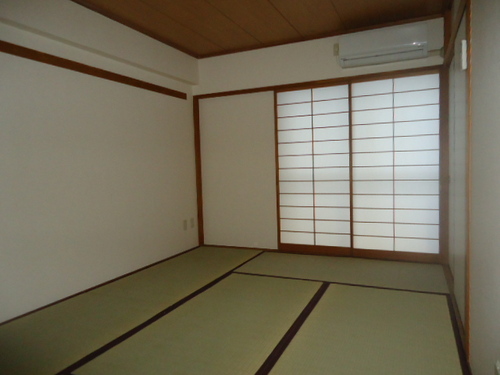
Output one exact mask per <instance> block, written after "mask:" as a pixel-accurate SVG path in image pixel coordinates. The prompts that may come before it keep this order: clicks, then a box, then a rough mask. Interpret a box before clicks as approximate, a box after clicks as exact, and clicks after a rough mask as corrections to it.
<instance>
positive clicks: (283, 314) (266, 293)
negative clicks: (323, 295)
mask: <svg viewBox="0 0 500 375" xmlns="http://www.w3.org/2000/svg"><path fill="white" fill-rule="evenodd" d="M319 287H320V284H319V283H316V282H310V281H299V280H285V279H277V278H270V277H256V276H246V275H237V274H233V275H231V276H229V277H228V278H226V279H224V280H222V281H221V282H219V283H218V284H217V285H215V286H213V287H212V288H210V289H209V290H207V291H206V292H204V293H203V294H201V295H199V296H197V297H196V298H194V299H193V300H191V301H189V302H187V303H185V304H184V305H182V306H180V307H179V308H177V309H176V310H174V311H172V312H171V313H170V314H168V315H166V316H165V317H163V318H161V319H160V320H158V321H157V322H155V323H153V324H152V325H150V326H148V327H147V328H145V329H143V330H142V331H140V332H139V333H137V334H136V335H134V336H132V337H131V338H129V339H128V340H127V341H125V342H123V343H121V344H120V345H118V346H116V347H114V348H112V349H111V350H109V351H107V352H106V353H104V354H102V355H101V356H99V357H97V358H96V359H94V360H93V361H91V362H89V363H88V364H86V365H84V366H83V367H81V368H80V369H77V370H75V371H74V374H76V375H84V374H88V375H132V374H133V375H137V374H141V375H158V374H189V375H195V374H202V375H225V374H227V375H236V374H254V373H255V372H256V371H257V370H258V369H259V367H260V366H261V364H262V363H263V362H264V361H265V359H266V358H267V356H268V355H269V354H270V353H271V352H272V350H273V349H274V347H275V346H276V345H277V344H278V342H279V341H280V339H281V337H282V336H283V335H284V334H285V333H286V332H287V330H288V329H289V327H290V326H291V325H292V324H293V322H294V321H295V319H296V318H297V317H298V316H299V314H300V313H301V311H302V310H303V309H304V307H305V306H306V305H307V304H308V302H309V301H310V299H311V298H312V297H313V296H314V294H315V293H316V291H317V290H318V289H319Z"/></svg>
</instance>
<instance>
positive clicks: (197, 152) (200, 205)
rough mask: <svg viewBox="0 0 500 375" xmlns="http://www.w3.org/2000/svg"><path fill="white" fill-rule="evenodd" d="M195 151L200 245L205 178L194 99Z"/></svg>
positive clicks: (197, 115)
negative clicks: (203, 175) (203, 176)
mask: <svg viewBox="0 0 500 375" xmlns="http://www.w3.org/2000/svg"><path fill="white" fill-rule="evenodd" d="M193 120H194V121H193V122H194V153H195V162H196V167H195V168H196V200H197V206H198V245H199V246H201V245H204V244H205V229H204V221H203V179H202V167H201V134H200V100H199V99H198V98H194V99H193Z"/></svg>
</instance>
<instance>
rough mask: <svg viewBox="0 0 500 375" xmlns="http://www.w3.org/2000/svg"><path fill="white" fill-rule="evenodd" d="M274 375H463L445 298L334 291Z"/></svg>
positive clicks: (360, 289)
mask: <svg viewBox="0 0 500 375" xmlns="http://www.w3.org/2000/svg"><path fill="white" fill-rule="evenodd" d="M270 374H271V375H304V374H307V375H332V374H334V375H368V374H369V375H402V374H404V375H423V374H425V375H460V374H462V370H461V365H460V359H459V356H458V352H457V348H456V343H455V338H454V333H453V328H452V325H451V323H450V317H449V312H448V306H447V300H446V297H445V296H441V295H432V294H423V293H412V292H402V291H393V290H382V289H374V288H363V287H353V286H345V285H330V286H329V288H328V290H327V291H326V293H325V294H324V296H323V298H322V299H321V301H320V302H319V303H318V305H317V306H316V308H315V309H314V311H313V312H312V313H311V315H310V316H309V318H308V319H307V321H306V322H305V323H304V325H303V326H302V328H301V329H300V330H299V332H298V333H297V335H296V336H295V337H294V339H293V340H292V342H291V343H290V345H289V346H288V348H287V349H286V350H285V352H284V353H283V355H282V356H281V358H280V360H279V361H278V362H277V363H276V365H275V367H274V368H273V370H272V371H271V372H270Z"/></svg>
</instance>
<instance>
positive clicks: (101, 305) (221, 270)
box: [0, 247, 259, 375]
mask: <svg viewBox="0 0 500 375" xmlns="http://www.w3.org/2000/svg"><path fill="white" fill-rule="evenodd" d="M258 253H259V251H254V250H240V249H224V248H209V247H207V248H204V247H202V248H198V249H196V250H194V251H190V252H188V253H186V254H183V255H181V256H179V257H176V258H173V259H170V260H168V261H166V262H163V263H160V264H158V265H156V266H154V267H151V268H148V269H146V270H143V271H141V272H138V273H136V274H133V275H131V276H129V277H126V278H123V279H120V280H117V281H115V282H113V283H110V284H107V285H105V286H103V287H100V288H97V289H94V290H92V291H90V292H88V293H84V294H82V295H79V296H76V297H74V298H71V299H69V300H66V301H64V302H61V303H58V304H56V305H53V306H51V307H48V308H46V309H43V310H41V311H38V312H36V313H34V314H30V315H27V316H25V317H23V318H20V319H17V320H14V321H12V322H10V323H8V324H5V325H2V326H0V353H1V354H0V374H9V375H23V374H27V375H37V374H50V375H53V374H55V373H56V372H58V371H60V370H62V369H64V368H66V367H67V366H69V365H71V364H73V363H74V362H76V361H77V360H79V359H81V358H82V357H84V356H85V355H87V354H89V353H90V352H92V351H94V350H96V349H98V348H99V347H101V346H102V345H104V344H106V343H108V342H109V341H111V340H113V339H115V338H116V337H118V336H120V335H121V334H123V333H125V332H127V331H128V330H130V329H132V328H134V327H136V326H137V325H139V324H141V323H143V322H144V321H146V320H147V319H149V318H151V317H152V316H154V315H155V314H157V313H158V312H160V311H162V310H163V309H165V308H167V307H168V306H170V305H172V304H173V303H175V302H177V301H179V300H180V299H182V298H184V297H186V296H188V295H189V294H190V293H192V292H194V291H196V290H197V289H199V288H201V287H203V286H205V285H206V284H208V283H210V282H211V281H213V280H214V279H216V278H218V277H219V276H221V275H223V274H225V273H226V272H228V271H230V270H231V269H233V268H234V267H236V266H238V265H240V264H242V263H243V262H245V261H246V260H248V259H250V258H251V257H253V256H255V255H257V254H258Z"/></svg>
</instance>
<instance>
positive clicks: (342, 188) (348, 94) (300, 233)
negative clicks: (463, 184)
mask: <svg viewBox="0 0 500 375" xmlns="http://www.w3.org/2000/svg"><path fill="white" fill-rule="evenodd" d="M276 106H277V111H276V113H277V142H278V145H277V150H278V151H277V153H278V186H279V194H278V199H279V225H280V230H279V231H280V248H281V249H284V250H305V251H307V250H309V251H315V252H328V251H329V250H331V251H332V252H333V253H337V254H351V253H352V252H353V251H354V250H369V251H390V252H397V253H426V254H438V253H439V217H440V215H439V160H440V150H439V143H440V141H439V124H440V120H439V75H438V74H426V75H418V76H410V77H397V78H389V79H383V80H372V81H365V82H363V81H361V82H359V81H358V82H351V83H347V84H342V85H335V86H330V87H321V88H309V89H304V90H294V91H285V92H278V93H277V94H276Z"/></svg>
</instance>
